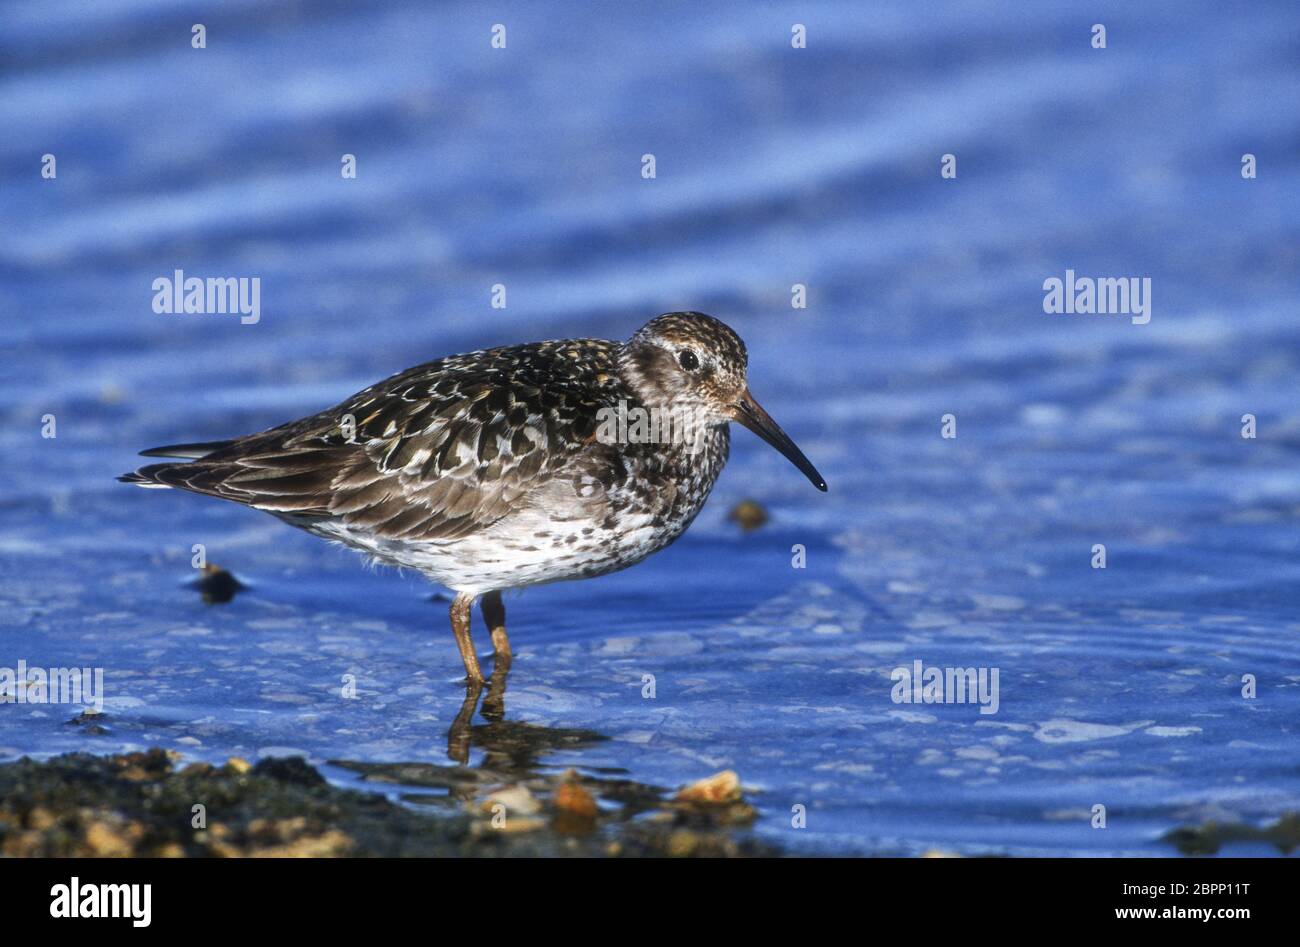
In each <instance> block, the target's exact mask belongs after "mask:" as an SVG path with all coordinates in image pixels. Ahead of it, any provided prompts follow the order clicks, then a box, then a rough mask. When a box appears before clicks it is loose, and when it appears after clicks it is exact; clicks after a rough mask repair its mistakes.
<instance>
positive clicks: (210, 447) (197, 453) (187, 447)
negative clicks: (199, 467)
mask: <svg viewBox="0 0 1300 947" xmlns="http://www.w3.org/2000/svg"><path fill="white" fill-rule="evenodd" d="M233 443H235V442H234V441H233V440H231V441H201V442H199V443H195V444H168V445H166V446H164V447H151V448H149V449H148V450H142V451H140V456H141V457H180V458H182V459H184V460H198V459H199V458H201V457H207V456H208V455H209V454H215V453H216V452H217V451H219V450H223V449H225V448H227V447H229V446H230V445H231V444H233Z"/></svg>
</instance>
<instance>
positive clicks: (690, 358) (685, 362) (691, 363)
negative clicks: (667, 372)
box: [677, 349, 700, 372]
mask: <svg viewBox="0 0 1300 947" xmlns="http://www.w3.org/2000/svg"><path fill="white" fill-rule="evenodd" d="M677 361H678V362H680V363H681V366H682V368H684V369H686V370H687V371H688V372H693V371H695V369H697V368H699V367H700V358H699V356H698V355H696V354H695V353H694V352H692V351H691V350H690V349H682V350H681V351H680V352H678V353H677Z"/></svg>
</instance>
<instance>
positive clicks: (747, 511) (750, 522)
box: [727, 500, 767, 533]
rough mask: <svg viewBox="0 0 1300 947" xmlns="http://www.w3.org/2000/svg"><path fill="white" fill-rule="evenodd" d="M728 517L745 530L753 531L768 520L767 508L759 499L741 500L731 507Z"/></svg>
mask: <svg viewBox="0 0 1300 947" xmlns="http://www.w3.org/2000/svg"><path fill="white" fill-rule="evenodd" d="M727 519H729V520H731V521H732V522H733V523H737V524H739V526H740V528H741V529H743V530H744V531H745V532H747V533H749V532H753V531H754V530H756V529H758V528H759V527H760V526H762V525H763V524H764V523H766V522H767V510H766V509H764V508H763V505H762V504H761V503H759V502H758V501H757V500H741V501H740V502H739V503H737V504H736V505H735V506H733V507H732V508H731V512H730V513H728V514H727Z"/></svg>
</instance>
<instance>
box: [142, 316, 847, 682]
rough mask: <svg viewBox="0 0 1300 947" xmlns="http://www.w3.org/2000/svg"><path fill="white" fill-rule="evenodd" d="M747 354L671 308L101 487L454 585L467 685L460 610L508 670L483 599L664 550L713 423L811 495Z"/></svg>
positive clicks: (721, 458)
mask: <svg viewBox="0 0 1300 947" xmlns="http://www.w3.org/2000/svg"><path fill="white" fill-rule="evenodd" d="M746 365H747V356H746V354H745V344H744V343H743V342H741V340H740V338H739V336H737V335H736V333H735V332H733V331H732V330H731V329H730V328H728V327H727V326H726V325H724V324H723V323H722V322H720V321H718V320H717V319H714V318H712V317H711V316H706V315H704V314H703V313H699V312H672V313H667V314H665V315H662V316H658V317H657V318H654V319H652V320H650V321H649V322H648V323H646V324H645V325H644V326H642V327H641V328H640V329H639V330H638V331H637V332H636V333H635V334H634V335H633V336H632V338H631V339H629V340H628V341H627V342H608V341H604V340H601V339H570V340H564V341H556V342H536V343H532V344H528V345H512V346H506V347H503V348H495V349H488V350H485V351H479V352H470V353H468V354H466V355H454V356H451V357H449V358H442V359H438V360H436V361H433V362H428V363H426V364H423V365H417V366H416V367H415V368H410V369H407V370H406V371H404V372H401V373H400V374H397V375H394V376H392V377H391V378H389V379H387V380H386V381H382V382H379V383H378V384H376V385H372V386H371V387H369V388H367V389H365V390H364V391H361V392H358V393H357V394H355V395H353V396H352V397H351V398H348V399H347V400H346V401H344V402H342V403H341V404H339V405H337V406H335V407H333V408H330V409H328V410H326V411H322V412H321V413H319V414H313V415H311V416H310V417H306V418H302V419H300V420H297V421H290V422H289V423H287V424H282V425H280V426H279V427H275V428H271V429H270V430H268V431H263V432H261V433H260V434H249V435H247V436H245V437H237V438H234V439H232V440H228V441H213V442H208V443H202V444H175V445H171V446H168V447H155V448H153V449H152V450H147V451H143V452H142V453H143V455H144V456H150V457H175V458H183V459H184V461H185V462H181V463H175V462H173V463H162V464H151V465H150V466H147V467H142V468H141V469H139V470H137V471H135V472H134V473H129V474H126V475H124V476H122V477H120V478H119V479H120V480H123V481H125V482H127V483H135V484H139V485H140V486H143V487H177V488H179V489H182V490H189V491H191V492H193V493H202V494H207V495H209V496H215V497H220V498H221V499H224V500H233V501H234V502H236V503H242V504H243V505H245V506H250V507H253V508H255V509H259V510H265V511H266V512H268V513H271V514H273V515H275V516H277V517H279V518H280V519H282V520H284V521H286V522H288V523H291V524H292V525H294V526H298V527H301V528H302V529H305V530H308V531H309V532H311V533H314V534H316V535H318V536H322V537H324V538H326V539H329V540H333V541H335V542H340V543H344V544H346V545H348V546H352V547H354V548H356V549H359V550H361V551H362V552H363V553H366V554H367V555H368V556H370V557H372V558H373V559H375V560H377V561H379V562H383V563H387V564H391V565H396V566H401V567H406V568H411V569H416V570H418V571H419V572H422V573H423V574H424V575H426V576H428V577H429V578H430V579H432V580H433V581H434V582H436V583H438V584H439V585H442V586H444V587H446V588H448V589H451V590H453V591H454V592H455V593H456V596H455V598H454V599H453V601H452V603H451V630H452V633H453V634H454V635H455V637H456V644H457V646H458V647H459V648H460V656H461V659H462V661H463V662H464V664H465V673H466V675H467V677H468V680H469V683H471V684H477V685H481V684H482V683H483V680H484V679H483V674H482V672H481V670H480V669H479V662H478V656H477V654H476V653H475V651H474V645H473V643H472V640H471V638H470V610H471V608H472V606H473V604H474V601H475V600H476V599H477V598H479V597H480V596H481V597H482V613H483V618H484V621H485V622H486V624H487V627H488V630H489V631H490V633H491V637H492V644H493V646H494V648H495V656H496V662H497V666H498V667H500V666H502V665H503V664H504V665H508V664H509V661H510V640H509V638H508V637H507V636H506V628H505V607H504V606H503V604H502V601H501V593H502V592H503V591H506V590H508V589H517V588H523V587H525V586H530V585H539V584H542V583H546V582H557V581H560V580H563V579H579V578H588V577H591V576H597V575H604V574H605V573H608V572H614V571H617V570H619V569H624V568H626V567H627V566H630V565H633V564H634V563H637V562H640V561H641V560H642V559H644V558H645V557H646V556H648V555H650V554H651V553H652V552H657V551H658V550H660V549H663V548H664V547H665V546H667V545H669V544H670V543H672V542H673V541H674V540H675V539H677V537H678V536H680V535H681V534H682V533H683V532H684V531H685V530H686V528H687V527H688V526H689V525H690V524H691V521H692V520H694V519H695V517H696V515H697V514H698V513H699V512H700V509H701V507H703V505H704V501H705V500H706V499H707V498H708V495H709V492H710V491H711V490H712V489H713V484H714V482H715V481H716V480H717V479H718V474H719V473H720V472H721V471H722V466H723V464H725V463H726V460H727V450H728V445H729V440H730V427H729V422H731V421H738V422H740V423H741V424H743V425H744V426H745V427H747V428H749V429H750V430H751V431H753V432H754V433H756V434H757V435H758V436H759V437H761V438H763V440H765V441H767V442H768V443H769V444H771V445H772V446H773V447H775V448H776V449H777V450H778V451H780V452H781V453H782V454H784V455H785V456H786V457H787V458H788V459H789V460H790V461H791V462H792V463H793V464H794V465H795V466H796V467H798V468H799V469H800V470H801V471H803V473H804V474H805V475H806V476H807V477H808V479H809V480H811V481H812V483H813V484H814V485H815V486H816V487H817V488H818V489H819V490H822V491H825V490H826V482H825V481H824V480H823V479H822V477H821V475H820V474H819V473H818V472H817V470H816V469H815V468H814V467H813V465H812V464H811V463H809V461H808V459H807V458H806V457H804V455H803V453H802V452H801V451H800V450H799V448H798V447H796V446H795V444H794V442H793V441H791V440H790V438H789V437H787V436H786V434H785V432H784V431H782V430H781V428H780V427H778V426H777V424H776V422H775V421H773V420H772V418H771V417H769V416H768V414H767V412H766V411H764V410H763V409H762V408H761V407H760V406H759V404H758V402H757V401H755V400H754V398H753V396H752V395H751V394H750V393H749V388H748V385H747V383H746V378H745V371H746ZM629 415H632V416H633V417H634V422H633V423H632V424H631V425H630V426H629V425H628V424H626V423H625V422H626V418H627V417H628V416H629ZM616 418H617V419H620V420H619V421H615V419H616ZM647 419H648V423H647ZM666 432H667V433H666Z"/></svg>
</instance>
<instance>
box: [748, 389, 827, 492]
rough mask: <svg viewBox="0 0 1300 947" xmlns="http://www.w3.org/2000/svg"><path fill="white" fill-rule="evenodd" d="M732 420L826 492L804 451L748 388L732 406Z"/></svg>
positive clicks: (824, 485) (821, 480)
mask: <svg viewBox="0 0 1300 947" xmlns="http://www.w3.org/2000/svg"><path fill="white" fill-rule="evenodd" d="M731 418H732V420H734V421H739V422H740V423H741V424H743V425H745V427H747V428H749V429H750V430H751V431H753V432H754V433H755V434H757V435H758V436H759V437H761V438H762V439H763V440H765V441H767V442H768V443H769V444H771V445H772V446H773V447H775V448H776V449H777V450H779V451H780V452H781V453H782V454H784V455H785V459H786V460H788V461H790V463H792V464H794V465H795V466H796V467H798V468H799V469H800V470H802V471H803V475H804V476H805V477H807V478H808V479H809V480H811V481H812V485H813V486H814V487H816V488H817V489H818V490H820V491H821V492H822V493H825V492H826V481H825V480H823V479H822V475H821V474H819V473H818V472H817V468H816V467H814V466H813V465H812V464H811V463H809V462H808V458H807V457H805V456H804V455H803V451H801V450H800V449H799V448H798V447H796V446H795V443H794V441H792V440H790V438H789V437H788V436H786V433H785V431H783V430H781V426H780V425H779V424H777V423H776V422H775V421H773V420H772V416H771V415H770V414H768V413H767V412H766V411H764V410H763V406H762V405H760V404H759V403H758V402H757V401H755V400H754V396H753V395H751V394H750V393H749V389H748V388H746V389H745V393H744V394H743V395H741V396H740V401H738V402H736V404H734V405H733V406H732V408H731Z"/></svg>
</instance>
